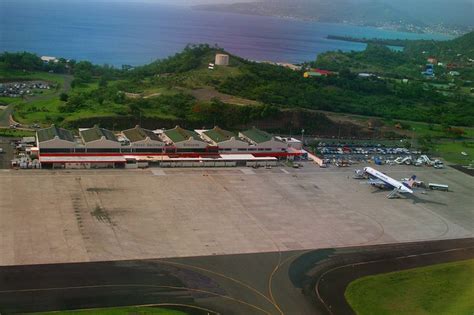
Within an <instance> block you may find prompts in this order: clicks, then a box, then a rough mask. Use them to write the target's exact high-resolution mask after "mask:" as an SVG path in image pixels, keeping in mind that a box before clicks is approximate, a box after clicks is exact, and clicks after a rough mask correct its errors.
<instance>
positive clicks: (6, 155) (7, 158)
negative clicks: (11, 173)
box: [0, 137, 15, 170]
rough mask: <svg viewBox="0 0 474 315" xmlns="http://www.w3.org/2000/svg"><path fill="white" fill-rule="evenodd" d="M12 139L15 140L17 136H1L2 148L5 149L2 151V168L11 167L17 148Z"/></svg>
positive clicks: (0, 144) (0, 146) (0, 157)
mask: <svg viewBox="0 0 474 315" xmlns="http://www.w3.org/2000/svg"><path fill="white" fill-rule="evenodd" d="M12 140H15V138H7V137H0V148H2V149H3V152H2V153H0V170H1V169H8V168H10V165H11V160H12V159H13V154H14V150H15V148H14V147H13V146H12V145H11V144H10V142H11V141H12Z"/></svg>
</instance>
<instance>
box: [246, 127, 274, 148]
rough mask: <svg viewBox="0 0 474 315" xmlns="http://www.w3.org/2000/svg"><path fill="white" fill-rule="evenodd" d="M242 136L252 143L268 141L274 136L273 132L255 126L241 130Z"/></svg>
mask: <svg viewBox="0 0 474 315" xmlns="http://www.w3.org/2000/svg"><path fill="white" fill-rule="evenodd" d="M240 136H242V137H243V138H245V139H247V140H249V141H250V142H251V143H252V144H259V143H263V142H267V141H270V140H272V138H273V137H272V135H271V134H269V133H267V132H265V131H263V130H260V129H257V128H255V127H252V128H250V129H249V130H245V131H241V132H240Z"/></svg>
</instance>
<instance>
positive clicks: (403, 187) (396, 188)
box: [356, 167, 416, 199]
mask: <svg viewBox="0 0 474 315" xmlns="http://www.w3.org/2000/svg"><path fill="white" fill-rule="evenodd" d="M359 172H360V171H359ZM364 173H365V174H367V175H368V177H369V180H368V183H369V184H370V185H372V186H376V187H379V188H387V189H393V190H392V191H391V192H390V193H389V194H388V195H387V197H388V198H389V199H392V198H397V197H399V196H400V194H404V193H406V194H413V187H414V185H415V183H416V176H415V175H413V176H412V177H410V178H409V179H408V180H407V181H402V182H401V181H398V180H396V179H393V178H391V177H389V176H387V175H385V174H384V173H382V172H379V171H377V170H375V169H373V168H371V167H365V168H364ZM356 174H357V171H356Z"/></svg>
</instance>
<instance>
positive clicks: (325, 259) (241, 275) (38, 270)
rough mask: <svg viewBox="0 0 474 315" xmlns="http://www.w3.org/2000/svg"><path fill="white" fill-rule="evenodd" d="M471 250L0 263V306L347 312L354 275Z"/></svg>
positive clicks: (417, 246) (455, 243)
mask: <svg viewBox="0 0 474 315" xmlns="http://www.w3.org/2000/svg"><path fill="white" fill-rule="evenodd" d="M473 257H474V239H463V240H447V241H434V242H423V243H408V244H399V245H379V246H367V247H354V248H341V249H323V250H314V251H294V252H282V253H261V254H244V255H225V256H206V257H192V258H178V259H160V260H155V259H152V260H136V261H116V262H96V263H77V264H50V265H30V266H9V267H0V312H1V313H2V314H10V313H16V312H33V311H54V310H64V309H79V308H95V307H111V306H125V305H150V304H172V305H190V306H196V307H199V308H205V309H208V310H212V311H215V312H216V313H220V314H301V315H304V314H350V313H352V310H351V309H350V307H349V306H348V305H347V303H346V302H345V300H344V297H343V293H344V290H345V287H346V286H347V284H348V283H349V282H350V281H352V280H353V279H356V278H358V277H360V276H364V275H368V274H374V273H380V272H387V271H392V270H401V269H406V268H413V267H418V266H425V265H429V264H435V263H442V262H447V261H454V260H461V259H467V258H473Z"/></svg>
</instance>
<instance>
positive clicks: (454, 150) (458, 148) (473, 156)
mask: <svg viewBox="0 0 474 315" xmlns="http://www.w3.org/2000/svg"><path fill="white" fill-rule="evenodd" d="M461 152H466V153H467V154H468V155H467V156H464V155H462V154H461ZM433 153H434V154H435V155H439V156H440V157H442V158H443V159H445V160H446V161H448V162H451V163H454V164H461V165H468V164H470V163H472V161H474V141H473V140H471V141H464V142H460V141H457V142H443V143H439V144H436V145H435V148H434V152H433Z"/></svg>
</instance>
